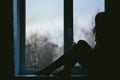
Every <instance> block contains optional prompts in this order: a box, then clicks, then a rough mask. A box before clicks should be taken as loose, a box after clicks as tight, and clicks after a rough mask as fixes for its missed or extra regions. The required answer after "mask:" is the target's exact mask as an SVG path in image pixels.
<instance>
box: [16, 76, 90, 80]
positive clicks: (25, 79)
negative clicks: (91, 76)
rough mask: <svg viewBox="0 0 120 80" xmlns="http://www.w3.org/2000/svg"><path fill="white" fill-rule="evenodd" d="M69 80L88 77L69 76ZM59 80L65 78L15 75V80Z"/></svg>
mask: <svg viewBox="0 0 120 80" xmlns="http://www.w3.org/2000/svg"><path fill="white" fill-rule="evenodd" d="M69 78H70V80H77V79H80V80H88V75H71V76H70V77H69ZM31 79H32V80H38V79H41V80H44V79H45V80H53V79H54V80H61V79H65V77H61V76H56V75H53V76H44V75H17V76H16V79H15V80H31Z"/></svg>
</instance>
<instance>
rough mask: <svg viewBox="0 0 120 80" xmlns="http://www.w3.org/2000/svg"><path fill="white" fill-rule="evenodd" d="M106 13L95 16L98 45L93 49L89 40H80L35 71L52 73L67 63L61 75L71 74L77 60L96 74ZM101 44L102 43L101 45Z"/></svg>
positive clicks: (41, 73)
mask: <svg viewBox="0 0 120 80" xmlns="http://www.w3.org/2000/svg"><path fill="white" fill-rule="evenodd" d="M104 14H105V13H98V14H97V15H96V17H95V23H96V26H95V27H94V29H93V33H94V34H96V36H95V38H96V39H95V41H96V46H95V48H94V49H92V48H91V47H90V46H89V45H88V43H87V42H85V41H84V40H79V41H78V43H77V44H73V46H72V48H71V49H70V50H69V52H67V53H65V54H64V55H63V56H61V57H60V58H59V59H57V60H56V61H55V62H53V63H52V64H50V65H49V66H47V67H45V68H44V69H42V70H40V71H38V72H35V73H34V74H37V75H50V74H51V72H52V71H53V70H55V69H57V68H59V67H61V66H63V65H65V67H64V70H63V72H62V73H61V75H64V76H68V75H70V72H71V69H72V67H73V66H74V65H75V63H76V62H78V63H79V64H81V65H82V66H83V67H84V68H86V69H87V71H88V73H89V74H91V75H92V74H94V73H95V72H96V62H95V61H96V55H97V53H98V51H99V46H101V42H102V41H101V40H102V36H101V35H103V34H102V32H101V31H100V30H101V28H102V27H100V26H103V25H104V17H105V16H104ZM99 44H100V45H99Z"/></svg>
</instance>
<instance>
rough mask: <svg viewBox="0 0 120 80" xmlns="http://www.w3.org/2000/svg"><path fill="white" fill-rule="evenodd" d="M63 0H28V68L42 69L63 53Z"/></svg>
mask: <svg viewBox="0 0 120 80" xmlns="http://www.w3.org/2000/svg"><path fill="white" fill-rule="evenodd" d="M63 46H64V45H63V0H26V56H25V67H26V68H27V69H42V68H44V67H45V66H47V65H49V64H50V63H52V62H53V61H55V60H56V59H57V58H59V57H60V56H61V55H62V54H63Z"/></svg>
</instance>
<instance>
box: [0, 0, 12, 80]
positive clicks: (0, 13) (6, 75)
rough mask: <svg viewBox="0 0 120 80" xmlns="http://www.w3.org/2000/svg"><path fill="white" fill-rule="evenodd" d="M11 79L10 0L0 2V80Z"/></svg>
mask: <svg viewBox="0 0 120 80" xmlns="http://www.w3.org/2000/svg"><path fill="white" fill-rule="evenodd" d="M12 78H13V18H12V0H1V1H0V80H12Z"/></svg>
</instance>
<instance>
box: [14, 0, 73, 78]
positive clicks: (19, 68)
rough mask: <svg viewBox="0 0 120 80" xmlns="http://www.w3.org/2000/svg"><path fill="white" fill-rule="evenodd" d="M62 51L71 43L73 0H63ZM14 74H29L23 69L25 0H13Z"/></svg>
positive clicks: (67, 48) (29, 72) (68, 47)
mask: <svg viewBox="0 0 120 80" xmlns="http://www.w3.org/2000/svg"><path fill="white" fill-rule="evenodd" d="M63 2H64V53H66V52H67V51H68V50H69V49H70V47H71V45H72V44H73V0H64V1H63ZM13 16H14V23H13V24H14V36H15V38H14V43H15V44H14V46H15V47H14V52H15V56H14V59H15V75H16V76H17V75H18V76H20V75H26V74H27V75H29V74H31V73H32V72H35V71H37V69H36V70H27V69H25V37H26V36H25V31H26V30H25V27H26V26H25V0H13Z"/></svg>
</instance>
